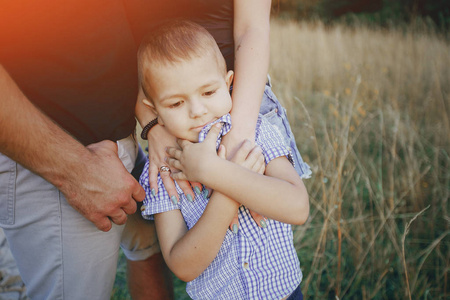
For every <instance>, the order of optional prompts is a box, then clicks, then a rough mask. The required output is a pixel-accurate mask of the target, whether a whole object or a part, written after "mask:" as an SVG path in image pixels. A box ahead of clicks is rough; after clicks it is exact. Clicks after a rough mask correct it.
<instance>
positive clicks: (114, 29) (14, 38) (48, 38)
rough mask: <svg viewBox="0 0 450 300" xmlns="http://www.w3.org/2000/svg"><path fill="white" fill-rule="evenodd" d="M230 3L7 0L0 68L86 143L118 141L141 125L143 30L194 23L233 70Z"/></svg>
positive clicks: (1, 19)
mask: <svg viewBox="0 0 450 300" xmlns="http://www.w3.org/2000/svg"><path fill="white" fill-rule="evenodd" d="M232 2H233V1H232V0H223V1H220V0H173V1H171V0H151V1H145V0H123V1H120V0H89V1H87V0H64V1H60V0H41V1H36V0H22V1H17V0H6V1H2V4H1V7H0V64H2V65H3V66H4V67H5V69H6V70H7V71H8V72H9V74H10V75H11V77H12V78H13V79H14V80H15V82H16V83H17V85H18V86H19V88H20V89H21V90H22V91H23V92H24V94H25V95H26V96H27V97H28V99H29V100H30V101H31V102H33V103H34V104H35V105H36V106H37V107H38V108H39V109H41V110H42V111H43V112H44V113H46V114H47V115H48V116H49V117H50V118H52V119H53V120H54V121H55V122H56V123H58V124H59V125H60V126H61V127H62V128H63V129H65V130H66V131H67V132H69V133H70V134H71V135H73V136H74V137H75V138H77V139H78V140H79V141H80V142H82V143H83V144H85V145H87V144H90V143H94V142H98V141H101V140H104V139H109V140H118V139H121V138H124V137H126V136H128V135H129V134H130V133H132V132H133V130H134V127H135V125H136V123H135V119H134V106H135V102H136V96H137V66H136V64H137V63H136V51H137V47H138V45H139V43H140V40H141V39H142V37H143V36H144V35H145V34H146V32H147V31H148V30H149V29H151V28H152V27H153V26H155V25H157V24H158V23H160V22H162V21H165V20H168V19H172V18H180V17H182V18H188V19H191V20H193V21H195V22H197V23H199V24H200V25H202V26H204V27H205V28H207V29H208V31H210V33H211V34H212V35H213V36H214V38H215V39H216V41H217V43H218V44H219V47H220V49H221V51H222V53H223V54H224V56H225V58H226V61H227V65H228V68H229V69H232V68H233V60H234V44H233V6H232V5H233V4H232ZM0 103H1V91H0ZM18 117H22V118H26V117H27V116H18ZM43 142H45V141H43Z"/></svg>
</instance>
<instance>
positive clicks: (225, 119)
mask: <svg viewBox="0 0 450 300" xmlns="http://www.w3.org/2000/svg"><path fill="white" fill-rule="evenodd" d="M219 122H220V123H222V124H223V125H222V129H221V130H220V133H219V137H218V138H217V144H216V148H219V145H220V142H221V141H222V137H223V136H224V135H225V134H227V133H228V132H229V131H230V130H231V115H230V114H229V113H228V114H226V115H223V116H222V117H220V118H218V119H217V120H215V121H214V122H211V123H209V124H207V125H206V126H205V127H203V129H202V130H201V131H200V133H199V134H198V142H199V143H201V142H203V141H204V140H205V138H206V135H207V134H208V132H209V131H210V130H211V127H212V126H213V125H214V124H217V123H219Z"/></svg>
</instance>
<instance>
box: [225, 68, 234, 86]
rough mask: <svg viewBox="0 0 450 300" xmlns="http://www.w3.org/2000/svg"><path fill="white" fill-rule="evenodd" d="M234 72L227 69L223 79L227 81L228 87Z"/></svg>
mask: <svg viewBox="0 0 450 300" xmlns="http://www.w3.org/2000/svg"><path fill="white" fill-rule="evenodd" d="M233 78H234V72H233V71H232V70H230V71H228V73H227V76H226V77H225V81H226V82H227V86H228V89H230V86H231V84H232V83H233Z"/></svg>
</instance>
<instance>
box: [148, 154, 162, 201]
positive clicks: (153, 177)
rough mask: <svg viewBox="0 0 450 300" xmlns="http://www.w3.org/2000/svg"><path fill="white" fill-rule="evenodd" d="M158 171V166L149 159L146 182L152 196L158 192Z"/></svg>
mask: <svg viewBox="0 0 450 300" xmlns="http://www.w3.org/2000/svg"><path fill="white" fill-rule="evenodd" d="M158 173H159V168H158V166H157V165H156V164H155V163H152V161H151V160H150V161H149V166H148V183H149V184H150V189H151V192H152V194H153V196H154V195H156V194H157V193H158Z"/></svg>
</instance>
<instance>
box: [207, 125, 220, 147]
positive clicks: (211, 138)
mask: <svg viewBox="0 0 450 300" xmlns="http://www.w3.org/2000/svg"><path fill="white" fill-rule="evenodd" d="M221 128H222V123H216V124H214V125H213V126H212V127H211V129H210V130H209V132H208V134H207V135H206V138H205V140H204V141H203V142H204V143H205V142H206V143H214V145H215V144H216V141H217V138H218V137H219V134H220V129H221Z"/></svg>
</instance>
